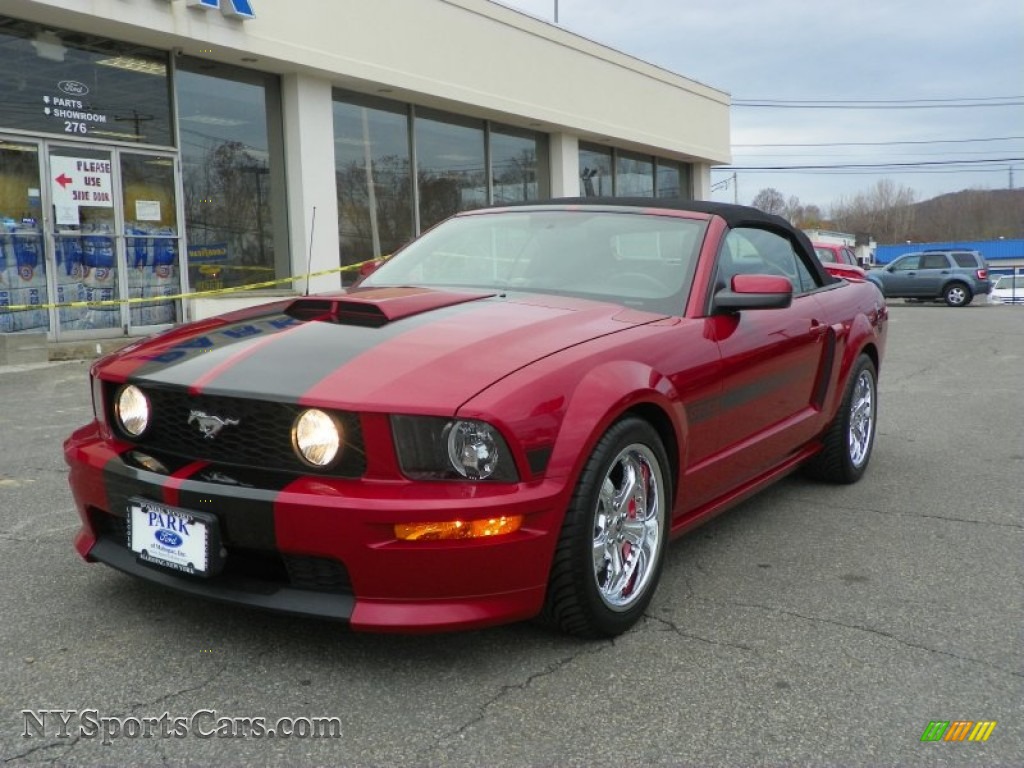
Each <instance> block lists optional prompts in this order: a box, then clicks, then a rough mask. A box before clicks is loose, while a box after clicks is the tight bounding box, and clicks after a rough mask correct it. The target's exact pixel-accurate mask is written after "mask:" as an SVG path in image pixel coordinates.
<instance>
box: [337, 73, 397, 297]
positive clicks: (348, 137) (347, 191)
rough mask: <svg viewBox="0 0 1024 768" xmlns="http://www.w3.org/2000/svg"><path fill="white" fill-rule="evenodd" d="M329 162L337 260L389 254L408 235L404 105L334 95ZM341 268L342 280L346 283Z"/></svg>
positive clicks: (349, 261) (350, 261) (347, 277)
mask: <svg viewBox="0 0 1024 768" xmlns="http://www.w3.org/2000/svg"><path fill="white" fill-rule="evenodd" d="M334 167H335V178H336V181H337V189H338V226H339V232H338V237H339V242H340V246H341V263H342V265H346V264H357V263H359V262H362V261H365V260H367V259H373V258H376V257H378V256H382V255H388V254H390V253H392V252H393V251H394V250H395V249H397V248H398V247H399V246H401V245H402V244H403V243H405V242H406V241H408V240H409V239H411V238H412V234H413V215H412V209H413V200H412V166H411V163H410V159H409V115H408V108H407V107H404V106H402V105H399V104H395V103H393V102H384V101H382V100H378V99H371V98H368V97H362V96H357V95H356V94H340V93H339V94H336V95H335V102H334ZM352 277H354V275H352V274H351V273H344V274H343V280H344V282H346V283H347V282H351V278H352Z"/></svg>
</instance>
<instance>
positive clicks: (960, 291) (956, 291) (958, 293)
mask: <svg viewBox="0 0 1024 768" xmlns="http://www.w3.org/2000/svg"><path fill="white" fill-rule="evenodd" d="M969 299H970V292H969V291H968V290H967V286H965V285H962V284H960V283H954V284H953V285H951V286H949V288H947V289H946V303H947V304H948V305H949V306H951V307H961V306H963V305H964V304H966V303H967V302H968V301H969Z"/></svg>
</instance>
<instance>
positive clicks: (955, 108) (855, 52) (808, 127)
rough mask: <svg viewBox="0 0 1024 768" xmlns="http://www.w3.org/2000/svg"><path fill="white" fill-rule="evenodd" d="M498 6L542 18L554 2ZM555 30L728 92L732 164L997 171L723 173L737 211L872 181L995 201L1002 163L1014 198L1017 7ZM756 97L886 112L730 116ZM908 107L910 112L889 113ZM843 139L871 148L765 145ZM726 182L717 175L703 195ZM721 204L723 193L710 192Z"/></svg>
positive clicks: (644, 17) (578, 25)
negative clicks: (764, 193)
mask: <svg viewBox="0 0 1024 768" xmlns="http://www.w3.org/2000/svg"><path fill="white" fill-rule="evenodd" d="M502 4H503V5H507V6H510V7H512V8H515V9H518V10H522V11H525V12H527V13H529V14H531V15H533V16H536V17H538V18H541V19H544V20H546V21H553V20H554V9H555V0H502ZM558 20H559V26H561V27H563V28H565V29H567V30H569V31H571V32H574V33H576V34H579V35H582V36H584V37H587V38H589V39H591V40H594V41H596V42H599V43H602V44H604V45H608V46H610V47H612V48H615V49H617V50H619V51H622V52H623V53H628V54H630V55H632V56H636V57H638V58H640V59H644V60H645V61H649V62H651V63H652V64H657V65H659V66H661V67H665V68H666V69H669V70H672V71H673V72H676V73H678V74H680V75H684V76H685V77H688V78H691V79H694V80H698V81H700V82H702V83H705V84H707V85H710V86H713V87H715V88H718V89H720V90H723V91H726V92H728V93H729V94H731V96H732V99H733V107H732V144H733V164H734V165H735V166H737V168H752V167H764V166H787V167H790V166H794V165H804V166H807V165H837V164H879V163H933V164H935V163H949V162H951V161H981V160H997V159H998V160H1000V162H998V163H991V164H984V165H977V164H975V165H974V166H967V165H942V164H939V165H930V166H927V167H924V168H922V167H920V166H919V167H916V168H892V169H887V170H877V169H829V170H803V171H799V172H797V171H793V170H790V171H786V172H777V171H754V170H737V172H736V173H737V179H738V185H737V188H738V193H739V194H738V198H739V202H741V203H749V202H750V201H751V199H752V198H753V197H754V195H755V194H757V192H758V191H759V190H761V189H762V188H764V187H775V188H776V189H778V190H779V191H780V192H782V193H783V195H785V196H786V197H787V198H788V197H790V196H793V195H795V196H797V197H799V198H800V201H801V202H802V203H804V204H812V203H813V204H816V205H819V206H821V207H822V208H823V209H826V210H827V209H828V207H829V206H830V205H831V204H832V203H834V202H835V201H837V200H838V199H839V198H841V197H843V196H847V197H848V196H852V195H854V194H856V193H858V192H861V191H866V190H868V189H870V188H871V187H873V186H874V184H875V183H876V181H877V180H878V179H881V178H888V179H890V180H892V181H893V182H895V183H897V184H900V185H903V186H907V187H910V188H911V189H913V190H914V191H915V192H916V197H917V199H918V200H924V199H927V198H930V197H934V196H936V195H939V194H943V193H945V192H956V191H959V190H961V189H969V188H983V189H1000V188H1002V189H1005V188H1006V187H1008V186H1009V184H1010V173H1009V169H1010V167H1011V166H1013V167H1014V168H1015V172H1014V174H1013V184H1014V187H1016V188H1020V187H1024V0H961V1H960V2H953V1H952V0H885V1H884V2H883V1H882V0H845V2H842V1H840V0H816V1H815V0H725V1H724V2H723V0H559V2H558ZM1006 97H1009V98H1006ZM759 100H781V101H788V102H793V101H801V100H802V101H814V102H818V103H820V102H822V101H833V102H835V101H838V102H846V104H847V105H849V102H851V101H861V102H864V101H874V102H876V103H879V102H890V103H889V104H883V106H886V107H887V108H884V109H866V108H863V105H860V106H859V107H858V108H856V109H851V108H839V109H836V108H830V109H803V108H800V109H796V108H767V107H755V106H742V102H757V101H759ZM925 100H942V102H941V107H940V108H920V107H921V106H922V104H924V103H928V102H927V101H925ZM908 102H916V105H917V107H918V108H914V109H905V108H899V109H894V108H891V107H895V106H899V105H906V104H907V103H908ZM932 103H935V101H932ZM1007 103H1009V105H1008V106H996V105H998V104H1007ZM837 106H839V105H837ZM852 142H861V143H863V144H869V143H870V144H869V145H866V146H865V145H862V146H853V145H849V144H847V145H844V146H831V147H821V146H817V147H814V146H812V147H808V146H803V147H794V146H782V147H780V146H774V147H769V146H764V145H768V144H785V145H793V144H823V143H832V144H835V143H844V144H846V143H852ZM883 142H884V143H885V144H881V143H883ZM892 142H908V143H903V144H893V143H892ZM909 142H928V143H909ZM1009 158H1017V162H1015V163H1014V162H1010V161H1009V160H1008V159H1009ZM732 173H733V171H732V170H731V169H730V170H724V169H723V170H717V169H716V170H714V171H712V175H711V180H712V183H715V182H722V181H725V180H726V179H727V178H731V176H732ZM733 196H734V190H733V187H732V185H731V183H729V184H724V185H722V188H721V189H716V190H715V191H714V192H713V194H712V197H713V199H716V200H727V201H732V200H733Z"/></svg>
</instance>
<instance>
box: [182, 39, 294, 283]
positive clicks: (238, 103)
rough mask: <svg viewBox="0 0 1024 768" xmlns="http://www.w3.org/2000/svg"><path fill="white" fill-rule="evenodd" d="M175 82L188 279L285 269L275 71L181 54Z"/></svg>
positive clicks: (241, 278) (275, 274)
mask: <svg viewBox="0 0 1024 768" xmlns="http://www.w3.org/2000/svg"><path fill="white" fill-rule="evenodd" d="M176 88H177V96H178V111H179V126H180V131H181V163H182V185H183V188H184V207H185V226H186V231H187V233H188V243H189V249H188V250H189V277H190V284H191V286H192V287H193V288H196V289H199V290H204V289H214V288H220V287H228V286H237V285H245V284H251V283H259V282H264V281H268V280H273V279H275V278H281V277H286V276H287V275H288V274H289V273H290V264H289V258H288V253H287V250H288V248H287V223H286V222H287V219H286V216H285V206H284V199H285V198H284V175H283V165H284V164H283V161H282V159H281V158H282V154H283V147H282V140H281V127H280V123H279V120H280V117H279V115H280V112H281V110H280V94H279V87H278V81H277V79H276V78H275V77H273V76H270V75H262V74H259V73H255V72H247V71H245V70H239V69H234V68H229V67H226V66H222V65H214V64H211V63H210V62H201V61H190V60H187V59H186V60H183V61H182V62H181V64H180V68H179V70H178V72H177V77H176ZM271 116H274V117H271Z"/></svg>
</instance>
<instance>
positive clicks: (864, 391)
mask: <svg viewBox="0 0 1024 768" xmlns="http://www.w3.org/2000/svg"><path fill="white" fill-rule="evenodd" d="M874 428H875V379H874V377H873V376H872V375H871V371H869V370H867V369H862V370H861V371H860V373H859V374H858V375H857V379H856V381H855V382H854V385H853V392H852V396H851V397H850V427H849V430H848V432H847V437H848V441H849V446H850V463H851V464H853V466H854V467H856V468H858V469H859V468H860V467H861V466H863V464H864V463H865V462H866V461H867V459H868V456H869V455H870V453H871V440H872V437H873V434H874Z"/></svg>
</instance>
